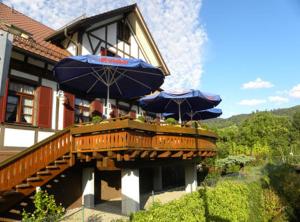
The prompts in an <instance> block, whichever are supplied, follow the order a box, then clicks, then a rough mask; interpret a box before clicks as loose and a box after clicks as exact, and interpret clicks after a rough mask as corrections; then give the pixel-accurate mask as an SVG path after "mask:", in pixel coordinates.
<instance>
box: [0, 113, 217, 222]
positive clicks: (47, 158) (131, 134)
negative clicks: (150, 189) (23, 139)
mask: <svg viewBox="0 0 300 222" xmlns="http://www.w3.org/2000/svg"><path fill="white" fill-rule="evenodd" d="M216 139H217V135H216V134H214V133H213V132H210V131H207V130H203V129H194V128H190V127H176V126H165V125H160V124H157V123H156V124H151V123H141V122H139V121H135V120H132V119H131V118H124V119H122V118H119V119H110V120H106V121H103V122H102V123H99V124H86V125H78V126H70V127H69V128H66V129H64V130H62V131H60V132H58V133H56V134H54V135H53V136H51V137H49V138H47V139H45V140H43V141H41V142H39V143H37V144H35V145H33V146H32V147H30V148H27V149H25V150H24V151H22V152H20V153H18V154H17V155H15V156H13V157H11V158H10V159H7V160H5V161H4V162H1V163H0V221H3V217H4V213H5V214H7V212H10V213H11V214H19V215H20V214H21V213H22V209H23V208H24V206H26V205H28V204H32V201H26V198H28V197H30V198H31V199H33V193H34V191H35V190H36V187H40V186H45V187H46V188H47V189H48V188H51V182H52V180H53V181H55V180H60V178H58V176H59V175H62V174H63V172H64V171H66V170H67V169H68V168H70V167H72V166H74V165H75V159H77V160H78V161H77V162H78V163H79V164H81V163H82V162H91V161H92V160H93V161H94V162H93V163H94V164H96V166H97V168H98V169H101V170H103V169H106V170H108V169H121V168H122V166H125V165H126V166H128V164H129V165H130V164H135V162H143V161H159V160H161V161H164V160H166V159H173V160H174V159H176V160H178V161H180V160H191V159H194V158H198V159H199V158H206V157H212V156H214V155H215V154H216ZM122 164H123V165H122ZM66 173H67V171H66ZM64 174H65V173H64ZM49 182H50V183H49ZM1 217H2V218H1Z"/></svg>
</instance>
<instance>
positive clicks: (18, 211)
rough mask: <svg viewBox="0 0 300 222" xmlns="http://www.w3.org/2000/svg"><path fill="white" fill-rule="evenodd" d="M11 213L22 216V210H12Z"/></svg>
mask: <svg viewBox="0 0 300 222" xmlns="http://www.w3.org/2000/svg"><path fill="white" fill-rule="evenodd" d="M9 213H12V214H21V211H20V210H16V209H11V210H10V211H9Z"/></svg>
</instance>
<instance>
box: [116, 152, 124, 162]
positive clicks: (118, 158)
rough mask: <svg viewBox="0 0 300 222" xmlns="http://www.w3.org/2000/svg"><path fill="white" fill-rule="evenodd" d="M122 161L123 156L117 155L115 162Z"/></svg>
mask: <svg viewBox="0 0 300 222" xmlns="http://www.w3.org/2000/svg"><path fill="white" fill-rule="evenodd" d="M122 160H123V156H122V154H121V153H117V161H122Z"/></svg>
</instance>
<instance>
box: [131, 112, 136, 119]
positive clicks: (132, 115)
mask: <svg viewBox="0 0 300 222" xmlns="http://www.w3.org/2000/svg"><path fill="white" fill-rule="evenodd" d="M130 117H131V118H134V119H135V118H136V112H135V110H131V111H130Z"/></svg>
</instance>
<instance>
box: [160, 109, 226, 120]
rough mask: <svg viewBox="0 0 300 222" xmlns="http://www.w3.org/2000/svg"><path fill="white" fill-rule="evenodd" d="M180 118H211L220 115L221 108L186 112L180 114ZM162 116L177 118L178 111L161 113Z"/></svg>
mask: <svg viewBox="0 0 300 222" xmlns="http://www.w3.org/2000/svg"><path fill="white" fill-rule="evenodd" d="M181 115H182V116H181V119H182V120H205V119H212V118H217V117H219V116H221V115H222V110H221V109H218V108H211V109H206V110H201V111H196V112H187V113H183V114H181ZM163 116H164V117H166V118H174V119H177V120H178V119H179V115H178V113H163Z"/></svg>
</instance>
